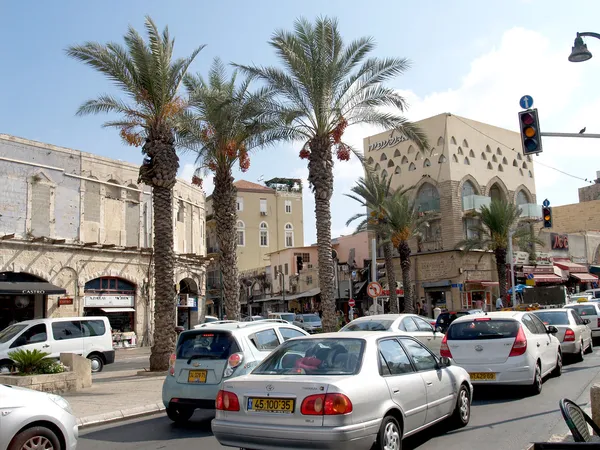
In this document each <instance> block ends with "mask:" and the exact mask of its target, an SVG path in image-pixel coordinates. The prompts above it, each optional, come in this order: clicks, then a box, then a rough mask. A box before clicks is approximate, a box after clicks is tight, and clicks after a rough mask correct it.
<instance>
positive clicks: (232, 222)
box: [212, 166, 240, 320]
mask: <svg viewBox="0 0 600 450" xmlns="http://www.w3.org/2000/svg"><path fill="white" fill-rule="evenodd" d="M214 182H215V189H214V191H213V194H212V198H213V211H214V215H215V220H216V222H217V230H218V233H217V241H218V243H219V249H220V251H221V259H220V261H219V265H220V269H221V272H222V274H223V297H224V300H225V313H226V314H227V319H228V320H239V319H240V286H239V282H238V270H237V253H236V249H237V228H236V225H237V213H236V207H235V206H236V205H235V200H236V195H237V191H236V189H235V186H234V185H233V177H232V176H231V171H230V170H229V167H221V166H217V170H216V172H215V179H214Z"/></svg>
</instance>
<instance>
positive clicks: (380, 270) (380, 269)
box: [377, 263, 386, 279]
mask: <svg viewBox="0 0 600 450" xmlns="http://www.w3.org/2000/svg"><path fill="white" fill-rule="evenodd" d="M385 274H386V272H385V263H377V279H381V278H383V277H385Z"/></svg>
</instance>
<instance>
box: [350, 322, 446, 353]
mask: <svg viewBox="0 0 600 450" xmlns="http://www.w3.org/2000/svg"><path fill="white" fill-rule="evenodd" d="M346 331H392V332H396V333H398V332H399V333H400V334H406V335H407V336H413V337H415V338H417V339H418V340H419V341H421V343H423V344H425V345H426V346H427V347H428V348H429V350H431V351H432V352H433V353H435V354H436V355H439V354H440V346H441V345H442V338H443V337H444V335H443V334H442V333H439V332H437V331H436V330H435V328H433V326H432V325H431V324H430V323H429V322H428V321H427V320H426V319H425V318H423V317H421V316H418V315H416V314H379V315H376V316H365V317H359V318H358V319H354V320H353V321H352V322H350V323H349V324H347V325H346V326H344V327H343V328H342V329H341V330H340V331H339V332H346Z"/></svg>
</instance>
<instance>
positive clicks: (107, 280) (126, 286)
mask: <svg viewBox="0 0 600 450" xmlns="http://www.w3.org/2000/svg"><path fill="white" fill-rule="evenodd" d="M83 289H84V291H85V292H90V293H94V292H97V293H102V292H105V291H109V292H110V293H113V294H117V293H121V294H132V293H133V294H135V285H134V284H132V283H130V282H129V281H127V280H124V279H122V278H117V277H100V278H94V279H93V280H90V281H88V282H86V283H85V285H84V288H83Z"/></svg>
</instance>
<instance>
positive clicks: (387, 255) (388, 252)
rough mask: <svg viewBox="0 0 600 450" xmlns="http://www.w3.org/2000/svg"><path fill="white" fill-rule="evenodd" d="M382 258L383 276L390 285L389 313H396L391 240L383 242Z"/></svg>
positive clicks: (396, 297) (394, 273)
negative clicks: (383, 265) (383, 264)
mask: <svg viewBox="0 0 600 450" xmlns="http://www.w3.org/2000/svg"><path fill="white" fill-rule="evenodd" d="M383 258H384V260H385V276H386V278H387V281H388V285H389V287H390V313H392V314H398V312H399V308H398V294H396V272H395V271H394V253H393V247H392V243H391V242H386V243H385V244H383Z"/></svg>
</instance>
